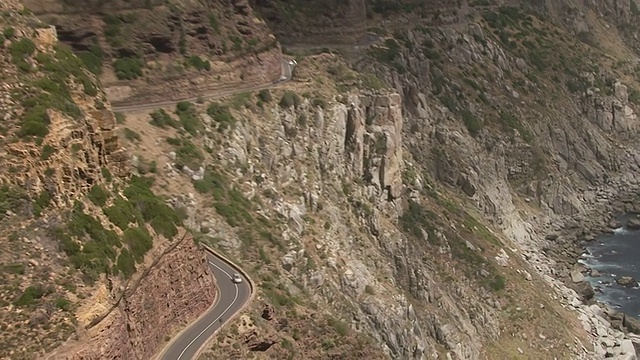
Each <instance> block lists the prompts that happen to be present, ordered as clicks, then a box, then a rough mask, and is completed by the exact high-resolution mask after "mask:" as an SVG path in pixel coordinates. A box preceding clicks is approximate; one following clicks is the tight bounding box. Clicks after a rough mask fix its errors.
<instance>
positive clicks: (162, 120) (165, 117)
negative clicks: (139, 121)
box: [149, 109, 179, 128]
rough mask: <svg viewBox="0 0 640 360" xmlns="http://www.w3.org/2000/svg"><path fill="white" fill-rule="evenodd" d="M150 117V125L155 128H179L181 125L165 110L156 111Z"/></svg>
mask: <svg viewBox="0 0 640 360" xmlns="http://www.w3.org/2000/svg"><path fill="white" fill-rule="evenodd" d="M149 116H151V120H150V121H149V124H151V125H153V126H157V127H160V128H164V127H167V126H171V127H173V128H178V127H179V123H178V122H177V121H175V120H173V118H172V117H171V115H169V114H168V113H167V112H166V111H164V109H159V110H155V111H154V112H152V113H151V114H150V115H149Z"/></svg>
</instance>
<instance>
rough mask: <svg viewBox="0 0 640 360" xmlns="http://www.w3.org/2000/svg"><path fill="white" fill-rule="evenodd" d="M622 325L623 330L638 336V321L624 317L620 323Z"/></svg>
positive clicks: (639, 330) (639, 329)
mask: <svg viewBox="0 0 640 360" xmlns="http://www.w3.org/2000/svg"><path fill="white" fill-rule="evenodd" d="M622 325H623V326H624V327H625V329H627V331H629V332H632V333H634V334H640V320H638V319H636V318H634V317H631V316H626V315H625V316H624V319H623V321H622Z"/></svg>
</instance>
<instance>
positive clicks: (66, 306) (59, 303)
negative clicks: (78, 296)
mask: <svg viewBox="0 0 640 360" xmlns="http://www.w3.org/2000/svg"><path fill="white" fill-rule="evenodd" d="M55 305H56V308H58V309H60V310H62V311H69V310H71V307H72V306H71V302H70V301H69V300H67V299H65V298H58V299H56V302H55Z"/></svg>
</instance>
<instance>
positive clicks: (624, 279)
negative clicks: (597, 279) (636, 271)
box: [616, 276, 638, 288]
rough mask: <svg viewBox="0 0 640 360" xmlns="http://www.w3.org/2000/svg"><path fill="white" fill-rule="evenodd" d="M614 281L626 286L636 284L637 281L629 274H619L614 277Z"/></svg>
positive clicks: (634, 285) (629, 286)
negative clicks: (617, 276)
mask: <svg viewBox="0 0 640 360" xmlns="http://www.w3.org/2000/svg"><path fill="white" fill-rule="evenodd" d="M616 282H617V283H618V285H620V286H624V287H627V288H632V287H636V286H638V282H637V281H636V280H635V279H634V278H632V277H631V276H621V277H619V278H617V279H616Z"/></svg>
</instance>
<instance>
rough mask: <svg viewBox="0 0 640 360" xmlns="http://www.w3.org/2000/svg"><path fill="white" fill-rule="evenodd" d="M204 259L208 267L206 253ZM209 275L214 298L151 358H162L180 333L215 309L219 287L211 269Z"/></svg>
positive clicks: (218, 299)
mask: <svg viewBox="0 0 640 360" xmlns="http://www.w3.org/2000/svg"><path fill="white" fill-rule="evenodd" d="M213 255H214V256H217V255H216V254H213ZM204 259H205V264H206V266H207V269H209V259H207V255H206V254H205V255H204ZM223 260H224V259H223ZM211 277H212V278H213V281H214V282H215V286H216V299H215V300H214V301H213V303H212V304H211V305H210V306H209V307H208V308H207V309H206V310H205V311H203V312H202V314H200V315H199V316H198V317H197V318H196V319H194V320H193V321H190V322H189V323H188V324H186V325H185V326H184V327H182V329H181V330H180V331H179V332H178V333H177V334H175V335H173V336H171V340H169V341H168V342H167V343H166V344H165V345H164V346H163V347H162V350H160V352H158V353H156V354H155V355H154V356H152V357H151V360H160V359H162V357H163V356H164V354H165V353H166V352H167V349H169V348H170V347H171V345H172V344H173V343H174V342H175V341H176V339H178V338H179V337H180V336H181V335H182V334H184V333H185V332H186V331H187V330H188V329H189V328H190V327H191V325H193V324H194V323H196V322H198V321H200V320H201V319H203V318H204V317H205V316H206V315H207V314H208V313H209V312H210V311H211V310H213V309H215V307H216V306H218V303H219V302H220V287H219V286H218V279H216V276H215V275H214V274H213V271H211ZM196 355H197V354H196Z"/></svg>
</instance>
